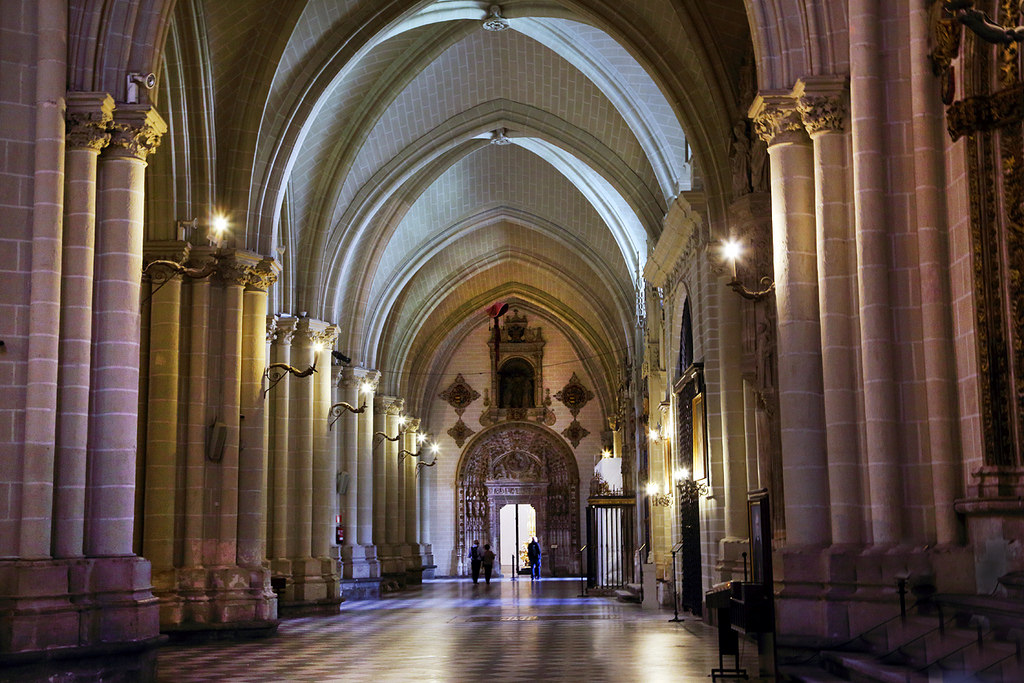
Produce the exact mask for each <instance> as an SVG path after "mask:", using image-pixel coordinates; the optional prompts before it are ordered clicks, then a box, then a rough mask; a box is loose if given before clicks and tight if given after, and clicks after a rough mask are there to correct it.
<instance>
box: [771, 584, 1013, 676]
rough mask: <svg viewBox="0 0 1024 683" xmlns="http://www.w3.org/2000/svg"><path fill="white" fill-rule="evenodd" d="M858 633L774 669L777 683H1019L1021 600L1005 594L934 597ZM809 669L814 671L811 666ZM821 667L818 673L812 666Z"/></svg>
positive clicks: (792, 659)
mask: <svg viewBox="0 0 1024 683" xmlns="http://www.w3.org/2000/svg"><path fill="white" fill-rule="evenodd" d="M917 609H918V614H916V615H913V616H908V617H907V618H906V620H901V619H900V618H899V617H896V618H895V619H890V620H889V621H887V622H885V623H883V624H880V625H879V626H876V627H875V628H872V629H870V630H868V631H867V632H865V633H863V634H861V635H860V636H858V637H856V638H854V639H852V640H850V641H848V642H846V643H843V644H842V645H839V646H837V647H836V648H835V649H832V650H823V651H820V652H818V653H816V654H814V655H811V656H806V655H805V656H804V657H803V658H802V659H801V658H798V657H791V658H790V663H789V664H782V665H781V666H780V667H779V673H780V679H781V680H784V681H804V682H806V683H819V682H826V681H837V680H844V681H859V682H864V683H866V682H878V683H932V682H936V681H950V682H952V681H956V682H957V683H960V682H967V681H972V682H973V681H977V682H980V683H997V682H1002V681H1007V682H1009V681H1024V664H1022V661H1021V653H1020V647H1021V646H1020V643H1019V642H1018V641H1019V640H1020V639H1021V638H1022V637H1024V602H1022V601H1017V600H1012V599H1007V598H1004V597H999V598H996V597H989V596H977V595H969V596H962V595H937V596H934V597H933V598H932V599H931V600H929V601H926V602H923V603H921V604H919V605H918V607H917ZM815 665H816V666H815ZM817 667H820V668H817Z"/></svg>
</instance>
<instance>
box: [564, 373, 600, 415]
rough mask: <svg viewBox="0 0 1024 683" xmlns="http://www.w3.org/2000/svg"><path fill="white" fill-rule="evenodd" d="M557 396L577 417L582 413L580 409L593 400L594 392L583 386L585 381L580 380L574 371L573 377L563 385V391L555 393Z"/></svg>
mask: <svg viewBox="0 0 1024 683" xmlns="http://www.w3.org/2000/svg"><path fill="white" fill-rule="evenodd" d="M555 398H556V399H558V400H559V401H561V402H562V404H563V405H564V406H565V407H566V408H568V409H569V412H570V413H572V416H573V417H574V418H575V417H576V416H577V415H579V414H580V410H582V409H583V407H584V406H586V405H587V403H588V402H590V401H592V400H593V398H594V392H592V391H591V390H590V389H587V388H586V387H585V386H583V383H582V382H580V379H579V377H577V376H576V373H575V372H574V373H572V377H570V378H569V382H568V383H567V384H566V385H565V386H564V387H562V389H561V391H559V392H558V393H557V394H555Z"/></svg>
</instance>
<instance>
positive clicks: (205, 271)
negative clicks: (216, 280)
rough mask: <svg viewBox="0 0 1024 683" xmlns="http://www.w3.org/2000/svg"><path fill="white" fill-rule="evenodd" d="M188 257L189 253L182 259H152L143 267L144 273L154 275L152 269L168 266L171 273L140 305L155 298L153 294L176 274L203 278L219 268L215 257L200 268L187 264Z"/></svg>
mask: <svg viewBox="0 0 1024 683" xmlns="http://www.w3.org/2000/svg"><path fill="white" fill-rule="evenodd" d="M187 258H188V254H185V256H184V257H182V260H181V261H168V260H166V259H155V260H153V261H150V262H149V263H147V264H146V265H145V266H143V268H142V274H143V275H149V276H150V277H152V274H151V273H150V270H153V269H159V268H166V269H167V270H168V271H170V274H169V275H168V276H167V277H166V278H164V279H163V281H162V282H160V283H159V284H158V285H157V286H156V287H154V288H153V289H151V290H150V291H149V294H148V295H147V296H146V298H145V299H143V300H142V302H141V303H140V304H139V305H140V306H141V305H143V304H145V303H146V302H147V301H149V300H150V299H152V298H153V295H154V294H156V293H157V292H159V291H160V289H161V288H162V287H163V286H164V285H166V284H167V283H168V282H170V281H171V279H172V277H173V276H174V275H184V276H185V277H188V278H192V279H193V280H201V279H203V278H204V277H209V276H211V275H213V273H214V271H215V270H217V260H216V258H214V260H213V261H207V262H206V263H204V264H203V265H202V267H200V268H189V267H188V266H186V265H185V259H187Z"/></svg>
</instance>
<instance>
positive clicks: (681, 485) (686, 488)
mask: <svg viewBox="0 0 1024 683" xmlns="http://www.w3.org/2000/svg"><path fill="white" fill-rule="evenodd" d="M675 478H676V489H677V490H678V491H679V500H680V501H681V502H684V503H695V502H697V500H698V499H699V498H700V497H701V496H707V497H708V498H710V497H711V496H709V495H708V485H707V484H705V483H704V482H702V481H694V480H693V479H690V471H689V470H687V469H685V468H684V469H681V470H676V475H675Z"/></svg>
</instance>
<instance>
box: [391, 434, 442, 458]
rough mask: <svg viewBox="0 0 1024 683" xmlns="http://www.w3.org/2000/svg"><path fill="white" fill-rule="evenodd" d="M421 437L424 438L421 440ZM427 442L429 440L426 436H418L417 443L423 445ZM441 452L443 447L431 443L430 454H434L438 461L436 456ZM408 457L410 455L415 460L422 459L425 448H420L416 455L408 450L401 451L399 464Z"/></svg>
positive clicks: (399, 452)
mask: <svg viewBox="0 0 1024 683" xmlns="http://www.w3.org/2000/svg"><path fill="white" fill-rule="evenodd" d="M420 437H423V438H422V439H421V438H420ZM426 440H427V436H426V434H418V435H417V436H416V441H417V442H419V443H420V444H422V443H423V442H424V441H426ZM440 450H441V447H440V446H438V445H437V444H436V443H431V444H430V452H431V453H433V454H434V456H435V457H434V460H437V457H436V456H437V454H438V452H439V451H440ZM407 455H410V456H412V457H414V458H422V457H423V456H424V453H423V448H420V449H419V450H417V451H416V452H415V453H413V452H412V451H408V450H406V449H404V448H403V449H401V450H399V451H398V460H399V462H401V461H402V459H404V458H405V456H407ZM424 466H426V465H424Z"/></svg>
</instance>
